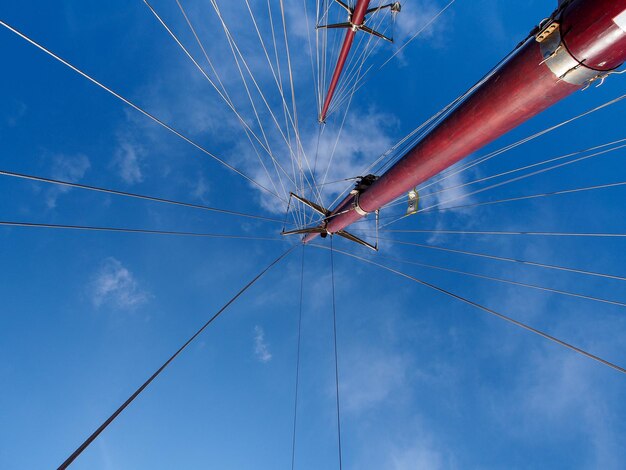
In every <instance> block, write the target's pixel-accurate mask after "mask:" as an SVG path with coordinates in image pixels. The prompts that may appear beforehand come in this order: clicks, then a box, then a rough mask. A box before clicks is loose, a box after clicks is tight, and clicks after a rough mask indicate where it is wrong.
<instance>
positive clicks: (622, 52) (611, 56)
mask: <svg viewBox="0 0 626 470" xmlns="http://www.w3.org/2000/svg"><path fill="white" fill-rule="evenodd" d="M561 3H563V4H564V9H563V10H562V11H560V13H559V14H558V16H557V18H556V19H555V20H556V21H557V22H558V23H559V25H560V26H559V27H558V28H557V29H556V31H554V33H552V35H550V36H549V37H548V38H547V39H545V40H544V41H543V42H541V43H540V42H538V41H535V40H532V41H529V42H527V43H526V44H525V45H524V46H523V47H522V48H521V49H520V50H519V51H518V53H517V54H516V55H515V56H514V57H512V58H511V59H510V60H509V62H507V63H506V64H505V65H504V66H503V67H502V68H501V69H500V70H498V71H497V72H496V73H495V74H494V75H493V76H492V77H491V78H490V79H489V80H487V81H486V82H485V83H484V84H483V85H482V86H481V87H480V88H478V89H477V90H476V91H475V92H474V93H473V94H472V95H471V96H469V97H468V98H467V100H466V101H465V102H463V104H461V105H460V106H459V107H458V108H457V109H456V110H454V111H453V112H452V113H451V114H450V115H449V116H448V117H447V118H446V119H445V120H444V121H442V122H441V123H440V124H439V125H438V126H437V127H435V128H434V129H433V130H432V131H431V132H430V133H429V134H428V135H427V136H426V137H424V138H423V139H422V140H421V141H420V142H419V143H418V144H417V145H416V146H414V147H413V148H412V149H411V150H409V151H408V152H407V153H406V154H405V155H404V156H403V157H402V158H401V159H400V161H398V162H397V163H396V164H395V165H394V166H392V167H391V168H390V169H389V170H388V171H387V172H386V173H384V174H383V175H382V176H381V177H380V178H379V179H378V180H376V181H375V182H374V183H373V184H372V185H371V186H369V187H368V188H366V189H365V190H363V192H362V193H361V194H359V195H358V200H356V199H355V196H354V195H352V196H349V197H348V198H347V199H345V200H344V201H342V202H341V203H340V204H339V205H338V207H337V208H335V209H334V210H333V214H337V213H339V212H344V213H342V214H340V215H337V216H335V217H331V218H330V219H328V220H327V222H326V223H325V225H324V226H325V228H326V230H327V232H328V233H331V234H332V233H335V232H337V231H339V230H342V229H344V228H346V227H348V226H349V225H350V224H352V223H353V222H355V221H356V220H358V219H360V218H362V217H363V216H364V215H365V214H366V213H369V212H373V211H375V210H377V209H380V208H381V207H382V206H384V205H385V204H387V203H389V202H391V201H392V200H394V199H395V198H396V197H398V196H400V195H402V194H404V193H406V192H408V191H409V190H410V189H411V188H414V187H415V186H417V185H419V184H421V183H423V182H424V181H426V180H428V179H429V178H431V177H433V176H435V175H436V174H438V173H440V172H441V171H442V170H445V169H446V168H448V167H449V166H450V165H453V164H454V163H456V162H458V161H460V160H461V159H463V158H465V157H466V156H467V155H469V154H471V153H472V152H475V151H476V150H478V149H480V148H481V147H483V146H485V145H487V144H488V143H490V142H492V141H493V140H495V139H497V138H498V137H500V136H501V135H503V134H505V133H506V132H508V131H510V130H511V129H513V128H515V127H517V126H518V125H520V124H522V123H523V122H525V121H527V120H528V119H530V118H531V117H533V116H535V115H537V114H539V113H540V112H542V111H543V110H545V109H546V108H548V107H550V106H552V105H553V104H555V103H557V102H558V101H560V100H562V99H563V98H565V97H567V96H569V95H570V94H572V93H573V92H575V91H576V90H579V89H581V88H583V87H585V86H586V85H587V84H588V83H589V82H590V81H591V80H593V79H596V78H598V77H602V76H603V75H604V74H606V73H607V72H610V71H611V70H613V69H616V68H617V67H619V66H620V65H621V64H622V63H623V62H624V61H625V60H626V0H572V1H571V2H561ZM315 236H317V234H310V235H307V236H306V237H305V239H304V243H307V242H308V241H310V240H312V239H313V238H315Z"/></svg>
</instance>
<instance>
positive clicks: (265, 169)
mask: <svg viewBox="0 0 626 470" xmlns="http://www.w3.org/2000/svg"><path fill="white" fill-rule="evenodd" d="M176 4H177V5H178V8H179V10H180V12H181V13H182V15H183V17H184V18H185V21H186V23H187V25H188V26H189V29H190V30H191V32H192V34H193V36H194V38H195V40H196V43H197V44H198V46H199V47H200V50H201V51H202V54H203V55H204V58H205V59H206V61H207V63H208V64H209V67H210V68H211V71H212V72H213V75H214V76H215V79H216V80H217V83H219V85H220V87H221V90H222V92H223V93H224V96H225V97H226V99H227V100H228V102H229V103H230V105H232V107H234V106H235V104H234V102H233V100H232V99H231V97H230V95H229V94H228V90H227V89H226V86H225V85H224V83H223V82H222V79H221V77H220V75H219V73H218V72H217V70H216V69H215V67H214V65H213V62H212V61H211V59H210V58H209V54H208V53H207V51H206V49H205V47H204V44H203V43H202V41H201V40H200V37H199V36H198V33H197V32H196V28H195V27H194V26H193V23H192V22H191V20H190V19H189V16H188V15H187V12H186V10H185V8H184V7H183V5H182V4H181V3H180V0H176ZM239 122H240V124H241V126H242V128H243V130H244V132H245V133H246V137H247V138H248V141H249V142H250V145H251V146H252V149H253V150H254V153H255V154H256V156H257V158H258V160H259V163H261V167H263V171H264V172H265V175H266V176H267V179H268V180H269V181H270V182H271V183H272V187H273V188H274V191H275V192H276V193H278V188H277V187H276V184H274V180H273V179H272V177H271V175H270V173H269V171H268V169H267V167H266V166H265V162H264V161H263V159H262V158H261V155H260V154H259V151H258V149H257V147H256V145H255V144H254V142H253V140H252V137H251V132H250V131H248V129H247V127H246V123H245V122H242V119H241V118H239ZM257 140H258V139H257ZM273 164H274V169H275V170H276V172H277V173H278V168H277V166H276V163H275V162H273ZM278 179H279V181H280V182H281V185H282V180H281V178H280V175H278ZM283 192H285V193H286V191H285V189H284V187H283ZM294 219H295V217H294Z"/></svg>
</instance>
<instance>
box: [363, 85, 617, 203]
mask: <svg viewBox="0 0 626 470" xmlns="http://www.w3.org/2000/svg"><path fill="white" fill-rule="evenodd" d="M624 99H626V94H624V95H621V96H618V97H617V98H614V99H612V100H609V101H607V102H605V103H602V104H601V105H599V106H596V107H595V108H592V109H589V110H587V111H585V112H583V113H580V114H578V115H576V116H574V117H572V118H569V119H566V120H565V121H562V122H560V123H558V124H555V125H553V126H551V127H548V128H546V129H543V130H541V131H539V132H536V133H535V134H532V135H530V136H528V137H525V138H523V139H521V140H518V141H516V142H513V143H512V144H509V145H506V146H504V147H501V148H499V149H497V150H494V151H492V152H489V153H488V154H486V155H484V156H482V157H479V158H477V159H475V160H472V161H469V162H465V163H461V162H459V163H458V164H455V165H452V166H451V167H449V168H448V169H446V170H444V171H442V172H440V173H438V174H437V175H435V176H433V178H430V179H429V180H427V181H425V182H424V183H423V185H422V186H419V187H418V188H417V190H418V191H419V192H421V191H424V190H425V189H426V188H429V187H431V186H433V185H435V184H440V183H441V182H442V181H444V180H446V179H448V178H450V177H452V176H455V175H457V174H459V173H462V172H464V171H466V170H469V169H470V168H473V167H475V166H477V165H480V164H482V163H484V162H486V161H488V160H491V159H492V158H495V157H497V156H500V155H502V154H504V153H506V152H508V151H510V150H512V149H514V148H516V147H519V146H521V145H523V144H526V143H528V142H530V141H532V140H535V139H537V138H539V137H541V136H543V135H545V134H548V133H550V132H552V131H554V130H556V129H559V128H561V127H563V126H565V125H567V124H570V123H572V122H574V121H577V120H578V119H581V118H583V117H586V116H589V115H591V114H593V113H595V112H597V111H600V110H602V109H604V108H607V107H609V106H611V105H613V104H616V103H619V102H620V101H622V100H624ZM456 101H458V98H457V100H455V102H456ZM455 102H453V103H455ZM453 103H451V104H450V105H448V107H450V106H451V105H452V104H453ZM448 107H446V108H444V110H442V111H440V112H439V113H438V114H437V115H435V116H433V117H431V118H430V120H429V121H431V120H434V118H435V117H438V116H439V115H440V114H442V113H443V112H444V111H447V108H448ZM429 121H426V123H428V122H429ZM426 123H424V124H422V125H421V126H420V127H418V128H417V129H416V130H414V131H413V132H412V133H411V134H414V133H415V132H416V131H417V130H419V129H421V128H423V127H424V126H425V124H426ZM433 127H434V125H432V126H430V127H429V128H428V129H426V130H425V131H423V132H422V133H421V134H420V137H418V138H416V140H415V141H417V140H419V139H420V138H421V137H422V136H423V135H425V134H426V133H427V132H428V131H429V130H431V129H432V128H433ZM411 134H409V136H407V137H405V138H404V139H403V140H402V141H400V142H399V143H398V144H396V145H395V146H394V147H392V148H391V149H390V150H388V151H387V152H385V153H384V154H383V155H381V157H379V159H378V160H376V162H378V161H380V160H381V159H383V157H387V156H388V155H389V154H391V151H392V150H397V147H399V146H400V144H401V143H404V142H406V141H407V140H408V138H409V137H410V136H411ZM617 142H619V141H616V142H613V143H617ZM409 145H413V143H409V144H408V145H405V146H404V147H403V148H407V147H408V146H409ZM606 145H610V144H606ZM600 147H602V146H598V148H600ZM588 150H593V148H591V149H588ZM397 153H400V152H397ZM567 156H569V155H565V156H564V157H563V158H565V157H567ZM555 160H556V159H555ZM544 163H547V162H544ZM367 171H369V169H368V170H366V172H367ZM435 177H439V178H437V179H434V178H435ZM404 197H405V196H404V195H402V196H399V197H398V198H396V199H395V200H393V201H391V202H390V203H389V204H388V205H387V206H385V207H389V206H391V205H394V204H396V203H398V202H399V201H400V200H401V199H403V198H404Z"/></svg>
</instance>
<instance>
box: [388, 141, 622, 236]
mask: <svg viewBox="0 0 626 470" xmlns="http://www.w3.org/2000/svg"><path fill="white" fill-rule="evenodd" d="M625 147H626V144H623V145H619V146H617V147H613V148H610V149H607V150H603V151H601V152H596V153H592V154H590V155H585V156H582V157H578V158H575V159H573V160H569V161H566V162H563V163H559V164H556V165H552V166H549V167H546V168H542V169H540V170H537V171H533V172H531V173H527V174H525V175H521V176H516V177H515V178H510V179H508V180H505V181H501V182H499V183H495V184H492V185H490V186H487V187H485V188H481V189H477V190H476V191H472V192H469V193H467V194H461V195H459V196H456V197H453V198H451V199H448V200H445V201H441V202H438V203H436V204H433V205H431V206H428V207H425V208H423V209H421V210H418V211H417V212H416V213H420V212H429V211H432V210H436V209H438V208H439V207H440V206H442V205H443V204H448V203H450V202H454V201H458V200H459V199H465V198H468V197H470V196H473V195H475V194H479V193H482V192H484V191H488V190H490V189H495V188H498V187H500V186H504V185H507V184H511V183H515V182H517V181H520V180H523V179H526V178H529V177H531V176H536V175H539V174H542V173H546V172H548V171H552V170H556V169H558V168H561V167H564V166H567V165H571V164H572V163H578V162H581V161H583V160H587V159H589V158H593V157H597V156H600V155H605V154H608V153H610V152H614V151H615V150H619V149H622V148H625ZM410 215H413V214H404V215H402V216H401V217H398V218H396V219H395V220H392V221H391V222H387V223H386V224H385V225H383V226H382V227H381V228H384V227H387V226H389V225H392V224H395V223H396V222H398V221H400V220H402V219H405V218H406V217H409V216H410Z"/></svg>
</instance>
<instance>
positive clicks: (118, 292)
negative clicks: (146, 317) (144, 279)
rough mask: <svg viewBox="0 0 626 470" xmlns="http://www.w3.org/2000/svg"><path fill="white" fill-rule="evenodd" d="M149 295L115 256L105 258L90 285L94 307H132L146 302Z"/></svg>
mask: <svg viewBox="0 0 626 470" xmlns="http://www.w3.org/2000/svg"><path fill="white" fill-rule="evenodd" d="M148 298H149V295H148V293H147V292H146V291H144V290H142V289H141V288H140V287H139V284H138V283H137V281H136V279H135V277H134V276H133V274H132V273H131V272H130V271H129V270H128V269H127V268H126V267H125V266H123V265H122V263H121V262H120V261H118V260H117V259H115V258H107V259H106V260H105V261H104V262H103V263H102V266H101V267H100V269H99V270H98V272H97V273H96V275H95V277H94V280H93V282H92V285H91V299H92V302H93V304H94V305H95V306H96V307H101V306H103V305H111V306H113V307H115V308H119V309H133V308H136V307H138V306H139V305H141V304H144V303H145V302H147V300H148Z"/></svg>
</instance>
